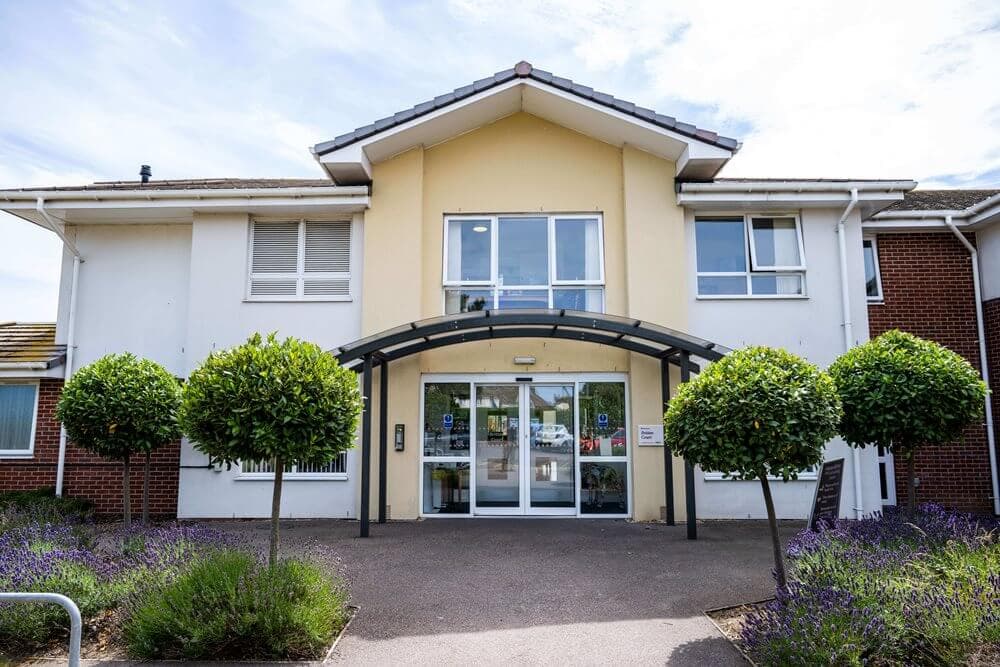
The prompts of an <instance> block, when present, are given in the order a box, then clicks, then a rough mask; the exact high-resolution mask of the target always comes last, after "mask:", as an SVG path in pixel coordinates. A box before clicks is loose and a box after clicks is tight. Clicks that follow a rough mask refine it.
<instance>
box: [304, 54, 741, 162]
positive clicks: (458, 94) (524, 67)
mask: <svg viewBox="0 0 1000 667" xmlns="http://www.w3.org/2000/svg"><path fill="white" fill-rule="evenodd" d="M518 78H521V79H533V80H535V81H538V82H540V83H544V84H547V85H549V86H552V87H553V88H557V89H559V90H562V91H565V92H567V93H571V94H573V95H576V96H577V97H580V98H582V99H585V100H588V101H590V102H596V103H597V104H600V105H603V106H606V107H609V108H611V109H615V110H616V111H620V112H622V113H625V114H628V115H630V116H634V117H635V118H639V119H641V120H644V121H646V122H648V123H651V124H653V125H656V126H658V127H662V128H664V129H666V130H672V131H674V132H676V133H677V134H682V135H684V136H687V137H690V138H692V139H697V140H699V141H703V142H705V143H707V144H711V145H713V146H718V147H720V148H725V149H726V150H731V151H737V150H739V148H740V142H739V141H737V140H736V139H731V138H729V137H722V136H719V134H718V133H716V132H713V131H711V130H705V129H701V128H698V127H695V126H694V125H692V124H691V123H685V122H682V121H678V120H677V119H676V118H674V117H672V116H664V115H663V114H659V113H657V112H655V111H653V110H652V109H646V108H644V107H641V106H638V105H637V104H635V103H634V102H629V101H627V100H622V99H618V98H617V97H614V96H612V95H609V94H608V93H602V92H598V91H596V90H594V89H593V88H591V87H589V86H584V85H582V84H579V83H575V82H573V81H571V80H570V79H566V78H564V77H561V76H556V75H555V74H552V73H551V72H546V71H545V70H541V69H537V68H536V67H534V66H533V65H532V64H531V63H529V62H527V61H524V60H522V61H521V62H519V63H517V64H516V65H514V67H512V68H510V69H505V70H503V71H500V72H497V73H496V74H494V75H493V76H490V77H486V78H485V79H479V80H478V81H473V82H472V83H470V84H468V85H466V86H462V87H460V88H456V89H455V90H453V91H451V92H450V93H445V94H443V95H438V96H437V97H435V98H433V99H430V100H427V101H426V102H421V103H420V104H417V105H416V106H413V107H411V108H409V109H405V110H403V111H400V112H398V113H395V114H393V115H391V116H386V117H385V118H380V119H379V120H376V121H375V122H374V123H371V124H369V125H365V126H363V127H359V128H357V129H355V130H352V131H351V132H348V133H346V134H342V135H340V136H338V137H334V138H333V139H332V140H330V141H324V142H322V143H319V144H316V145H315V146H314V147H313V153H315V154H316V155H320V156H322V155H325V154H327V153H329V152H331V151H334V150H337V149H338V148H343V147H345V146H349V145H351V144H353V143H355V142H358V141H361V140H362V139H364V138H366V137H370V136H372V135H373V134H376V133H378V132H382V131H384V130H388V129H390V128H392V127H396V126H397V125H401V124H403V123H406V122H408V121H411V120H413V119H415V118H419V117H420V116H423V115H425V114H428V113H430V112H432V111H434V110H436V109H441V108H443V107H446V106H449V105H451V104H454V103H455V102H458V101H459V100H462V99H464V98H466V97H470V96H472V95H474V94H476V93H480V92H483V91H485V90H489V89H491V88H495V87H496V86H499V85H500V84H503V83H507V82H508V81H513V80H515V79H518Z"/></svg>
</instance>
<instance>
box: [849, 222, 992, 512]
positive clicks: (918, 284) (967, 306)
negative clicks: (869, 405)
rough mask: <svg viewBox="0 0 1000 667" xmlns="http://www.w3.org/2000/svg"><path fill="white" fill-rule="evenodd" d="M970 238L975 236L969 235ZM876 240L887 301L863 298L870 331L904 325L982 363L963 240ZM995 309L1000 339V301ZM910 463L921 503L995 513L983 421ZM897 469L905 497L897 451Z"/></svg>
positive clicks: (920, 236)
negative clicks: (955, 439) (959, 438)
mask: <svg viewBox="0 0 1000 667" xmlns="http://www.w3.org/2000/svg"><path fill="white" fill-rule="evenodd" d="M968 239H969V240H970V241H971V242H972V243H973V244H974V243H975V237H974V236H973V235H969V236H968ZM877 243H878V256H879V268H880V270H881V274H882V293H883V297H884V302H883V303H880V304H876V303H870V304H869V305H868V324H869V333H870V335H871V336H872V337H875V336H877V335H878V334H880V333H883V332H885V331H888V330H890V329H901V330H903V331H907V332H909V333H912V334H914V335H917V336H920V337H921V338H927V339H929V340H933V341H935V342H938V343H940V344H942V345H944V346H945V347H948V348H949V349H951V350H954V351H955V352H957V353H958V354H961V355H962V356H963V357H965V358H966V359H968V360H969V363H971V364H972V365H973V366H974V367H975V368H976V370H979V368H980V365H979V341H978V339H977V331H976V301H975V298H976V297H975V293H974V291H973V284H972V264H971V261H970V257H969V253H968V251H967V250H966V249H965V247H964V246H963V245H962V244H961V242H960V241H959V240H958V239H956V238H955V237H954V235H953V234H952V233H951V232H921V233H905V234H879V236H878V238H877ZM996 311H997V316H996V317H995V318H994V319H995V320H996V331H997V338H998V339H1000V304H998V306H997V307H996ZM998 342H1000V340H998ZM992 349H993V350H1000V348H997V347H995V346H994V347H993V348H992ZM915 465H916V475H917V477H918V478H919V480H920V482H919V486H918V487H917V501H918V502H924V501H934V502H939V503H942V504H944V505H945V506H947V507H951V508H955V509H961V510H968V511H975V512H992V509H993V500H992V496H993V488H992V481H991V479H990V475H991V471H990V460H989V450H988V449H987V441H986V427H985V424H980V425H977V426H974V427H970V428H968V429H966V431H965V434H964V436H963V438H962V440H961V441H960V442H958V443H954V444H952V445H948V446H944V447H925V448H923V449H921V450H920V451H919V452H918V453H917V455H916V461H915ZM895 469H896V476H895V481H896V500H897V502H898V503H900V504H903V503H905V501H906V494H907V486H908V480H907V475H906V461H905V460H904V459H901V458H897V459H896V461H895Z"/></svg>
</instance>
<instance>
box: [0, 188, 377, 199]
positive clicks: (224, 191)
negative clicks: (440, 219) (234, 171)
mask: <svg viewBox="0 0 1000 667" xmlns="http://www.w3.org/2000/svg"><path fill="white" fill-rule="evenodd" d="M331 195H335V196H367V195H368V186H363V185H361V186H343V185H330V186H325V185H317V186H314V187H290V188H281V187H276V188H201V189H184V190H156V189H154V188H150V189H146V190H143V189H138V188H137V189H134V190H99V189H87V188H80V189H79V190H34V191H33V190H0V200H3V201H8V202H12V201H20V200H31V199H34V200H38V199H42V198H44V199H45V200H48V201H50V202H52V201H62V200H66V199H76V200H80V199H82V200H89V201H110V200H121V199H134V200H156V199H231V198H237V199H259V198H276V197H295V198H298V197H301V198H309V197H329V196H331Z"/></svg>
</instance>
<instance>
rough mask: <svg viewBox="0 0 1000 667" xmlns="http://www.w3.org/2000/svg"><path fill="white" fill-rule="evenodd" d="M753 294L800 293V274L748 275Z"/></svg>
mask: <svg viewBox="0 0 1000 667" xmlns="http://www.w3.org/2000/svg"><path fill="white" fill-rule="evenodd" d="M750 283H751V285H752V287H753V293H754V294H773V295H776V296H786V295H789V294H802V274H799V273H788V274H784V273H764V274H754V275H752V276H750Z"/></svg>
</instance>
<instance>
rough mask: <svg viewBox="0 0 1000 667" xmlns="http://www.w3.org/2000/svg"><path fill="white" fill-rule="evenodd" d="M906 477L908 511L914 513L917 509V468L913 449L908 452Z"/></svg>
mask: <svg viewBox="0 0 1000 667" xmlns="http://www.w3.org/2000/svg"><path fill="white" fill-rule="evenodd" d="M906 477H907V480H906V511H907V512H909V513H910V514H913V513H914V512H915V511H916V509H917V470H916V465H914V462H913V450H912V449H911V450H910V451H909V452H907V454H906Z"/></svg>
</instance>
